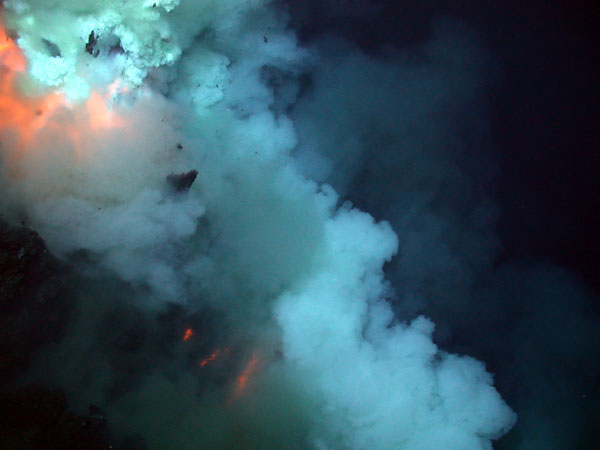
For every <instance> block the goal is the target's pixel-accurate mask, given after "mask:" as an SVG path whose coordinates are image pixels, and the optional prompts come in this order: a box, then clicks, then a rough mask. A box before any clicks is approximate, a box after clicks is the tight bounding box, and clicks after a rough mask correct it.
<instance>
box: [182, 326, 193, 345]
mask: <svg viewBox="0 0 600 450" xmlns="http://www.w3.org/2000/svg"><path fill="white" fill-rule="evenodd" d="M193 335H194V330H192V329H191V328H188V329H187V330H185V333H184V334H183V338H181V340H182V341H183V342H185V341H189V340H190V338H191V337H192V336H193Z"/></svg>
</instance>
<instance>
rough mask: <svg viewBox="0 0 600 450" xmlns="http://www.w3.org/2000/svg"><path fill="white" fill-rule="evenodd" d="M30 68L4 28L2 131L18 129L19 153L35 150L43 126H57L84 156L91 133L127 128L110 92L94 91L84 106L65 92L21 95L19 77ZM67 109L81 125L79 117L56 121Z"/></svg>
mask: <svg viewBox="0 0 600 450" xmlns="http://www.w3.org/2000/svg"><path fill="white" fill-rule="evenodd" d="M26 68H27V64H26V59H25V57H24V56H23V53H22V52H21V50H20V49H19V47H18V46H17V45H16V44H15V42H14V41H13V40H12V39H10V38H9V37H8V36H7V35H6V32H5V30H4V29H3V28H1V27H0V131H4V130H9V131H12V132H13V133H14V132H16V133H14V134H16V136H17V142H16V143H15V144H16V148H17V150H18V152H17V155H15V156H18V155H19V154H20V155H23V154H24V153H26V152H30V151H34V149H35V145H34V142H35V136H36V133H37V132H39V131H40V130H43V129H57V131H58V132H59V133H60V134H61V135H62V136H65V137H66V138H67V139H69V140H70V141H71V143H72V144H73V147H74V149H75V151H74V155H75V157H76V158H77V159H81V158H82V157H85V156H88V152H89V145H86V144H87V142H86V141H88V139H86V137H87V136H90V135H94V134H96V135H98V134H100V133H103V132H104V131H106V130H108V129H116V128H118V129H126V128H127V121H126V120H125V119H124V118H123V117H121V116H119V115H117V114H116V113H115V112H114V111H111V109H110V107H109V99H110V92H109V91H107V92H106V94H104V95H101V94H99V93H97V92H93V93H92V94H91V95H90V97H89V99H88V100H87V101H86V103H85V105H83V106H81V105H73V104H71V103H70V102H69V101H68V100H67V99H66V98H65V96H64V95H63V94H61V93H55V92H53V93H50V94H48V95H46V96H43V97H36V98H28V97H26V96H24V95H22V94H20V93H19V92H18V90H17V89H16V88H15V80H16V77H17V76H18V75H21V74H23V73H24V72H25V70H26ZM114 84H115V86H116V85H117V84H118V83H117V82H115V83H114ZM63 108H66V109H67V110H70V111H73V112H74V114H73V117H76V118H77V119H76V120H77V122H78V123H77V124H75V119H74V120H71V121H66V122H65V121H64V120H53V116H55V115H56V114H55V113H57V112H58V111H60V110H61V109H63ZM59 122H60V123H59Z"/></svg>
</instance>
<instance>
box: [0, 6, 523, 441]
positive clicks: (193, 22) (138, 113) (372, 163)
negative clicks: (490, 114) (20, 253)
mask: <svg viewBox="0 0 600 450" xmlns="http://www.w3.org/2000/svg"><path fill="white" fill-rule="evenodd" d="M333 3H334V2H330V4H333ZM120 5H121V2H95V1H89V2H84V3H81V2H80V3H78V4H77V5H76V6H72V5H71V4H70V3H68V2H60V1H57V2H54V3H53V4H52V5H49V4H47V2H36V1H12V2H11V1H7V2H4V8H5V19H6V22H7V25H8V26H10V27H11V28H12V29H14V30H16V32H17V33H18V35H19V38H18V39H17V41H16V42H17V43H18V44H19V46H20V47H21V48H22V49H23V51H24V53H25V56H26V57H27V58H28V62H29V68H28V74H27V75H26V76H24V77H23V80H24V81H22V83H23V86H24V88H23V89H25V95H33V94H32V92H33V91H36V92H39V91H40V90H41V89H42V88H41V87H40V86H43V88H44V89H49V88H54V89H58V90H60V91H62V92H64V93H65V94H66V97H67V98H66V99H65V100H64V102H63V103H61V104H60V105H59V106H58V107H57V108H54V109H52V110H48V113H47V117H45V118H44V121H43V123H42V126H40V127H36V128H29V129H28V131H29V132H30V133H31V134H30V136H29V138H28V139H27V140H26V141H25V142H24V143H21V144H19V143H18V142H19V141H18V139H15V138H14V136H15V135H16V136H18V135H19V132H22V130H21V129H20V128H19V127H15V126H12V127H11V125H10V124H9V125H6V126H4V127H3V129H2V141H3V146H2V148H1V151H2V157H3V162H2V166H0V169H1V170H2V173H1V178H0V183H1V184H2V187H3V191H2V192H3V195H2V205H3V209H4V211H5V214H6V216H7V217H8V218H9V219H10V220H12V221H19V220H26V221H27V223H28V224H30V225H31V226H32V227H33V228H35V229H36V230H38V231H39V232H40V233H41V235H42V237H43V238H44V239H45V240H46V242H47V243H48V245H49V247H50V250H51V251H52V252H54V253H55V254H56V255H57V256H58V257H59V258H61V260H62V261H63V262H65V263H68V264H70V265H72V266H73V268H74V272H73V274H72V275H71V279H70V280H71V283H72V292H71V294H70V297H71V301H72V302H73V303H74V304H75V305H76V308H77V310H78V311H79V314H78V315H77V316H76V317H78V319H74V320H73V321H72V323H71V324H70V328H69V332H68V334H67V337H66V338H65V339H64V340H63V341H62V342H61V343H59V344H57V345H55V346H53V347H52V348H50V349H48V350H47V353H46V354H44V357H43V358H39V359H38V360H37V361H36V362H35V363H34V364H33V367H32V369H31V371H30V372H29V373H28V374H27V375H26V377H28V379H36V378H39V377H40V374H43V377H44V378H45V380H46V381H47V382H51V383H54V384H56V385H58V386H63V387H64V388H65V390H66V391H67V394H68V396H69V397H70V398H71V399H73V400H72V401H74V402H75V405H76V406H77V407H80V408H84V407H85V406H86V405H87V403H95V404H96V403H100V404H101V407H102V408H104V409H105V410H106V412H107V415H108V417H109V418H110V420H111V421H112V425H113V426H114V427H115V429H116V430H118V432H119V433H121V434H122V435H127V434H131V433H137V434H140V435H142V436H143V438H144V440H145V442H146V443H147V445H148V447H149V448H156V449H161V448H182V449H184V448H198V447H199V446H204V447H211V448H231V447H236V446H237V447H238V448H239V447H242V448H349V449H361V448H370V449H377V448H381V449H387V448H405V449H417V448H442V447H445V448H468V449H489V448H491V441H492V440H494V439H498V438H500V437H501V436H502V435H503V434H505V433H506V432H507V431H508V430H509V429H510V428H511V427H512V425H513V424H514V422H515V419H516V417H515V414H514V413H513V412H512V411H511V409H510V408H509V407H508V406H507V405H506V404H505V403H504V401H503V400H502V399H501V397H500V395H499V394H498V392H497V391H496V390H495V388H494V387H493V378H492V375H490V374H489V373H488V372H487V371H486V369H485V366H484V365H483V363H481V362H478V361H476V360H475V359H473V358H471V357H468V356H459V355H455V354H450V353H446V352H445V351H444V350H443V347H442V349H440V348H438V347H437V345H436V344H435V343H434V342H433V341H432V335H433V332H434V324H433V322H432V321H431V320H429V319H427V318H425V317H422V316H417V313H421V312H425V313H427V314H430V310H428V309H427V306H428V305H432V304H434V305H435V301H436V300H435V299H436V298H441V299H444V300H446V299H450V301H451V302H454V304H458V302H459V301H460V300H457V299H461V298H462V294H464V293H465V292H469V290H470V289H472V287H473V285H475V284H476V281H475V280H478V279H479V277H481V274H482V273H484V274H485V273H487V272H488V271H489V270H490V269H489V267H490V266H491V265H492V261H493V259H494V256H495V251H496V248H497V240H496V238H495V237H494V235H493V232H492V231H491V230H490V228H491V225H490V224H491V223H493V221H494V217H495V214H496V212H495V207H494V205H493V203H492V202H491V201H490V200H489V199H488V196H487V194H486V193H485V190H484V189H483V187H482V185H483V184H485V182H486V181H487V180H488V179H489V176H490V174H492V173H493V172H494V170H495V169H494V165H493V164H492V163H491V162H489V159H488V157H487V156H486V154H485V151H483V152H482V151H481V148H482V145H483V146H484V145H485V139H484V138H483V137H482V136H484V135H485V127H486V125H485V121H484V120H483V119H482V118H481V117H480V116H478V115H475V114H473V113H472V108H473V107H476V108H478V111H482V114H483V112H484V111H485V105H483V104H480V101H481V95H482V93H483V92H484V91H485V89H486V86H487V83H488V82H489V79H490V78H493V76H491V75H490V70H491V71H492V72H493V70H494V63H493V62H491V61H490V58H489V57H488V56H487V55H486V53H485V52H484V51H483V50H482V49H481V48H480V47H479V45H478V44H477V41H476V39H475V38H474V37H473V36H471V35H470V33H469V32H468V31H465V30H464V29H463V28H461V27H460V26H457V25H455V24H452V23H448V22H440V23H439V24H438V25H437V26H436V27H435V29H434V31H433V33H432V36H433V37H432V38H431V40H430V41H428V42H427V43H426V44H423V45H421V46H417V47H416V48H411V49H404V50H398V49H387V50H386V51H385V52H383V53H382V54H380V55H379V56H367V55H365V54H364V53H362V52H361V51H359V50H357V49H356V48H355V47H354V46H353V45H352V44H350V43H348V42H345V41H344V40H342V39H339V38H335V37H333V36H330V37H327V38H325V39H322V40H321V41H320V42H319V43H318V45H313V46H309V47H308V48H302V47H300V46H299V45H298V43H297V40H296V38H295V36H294V34H293V33H292V32H291V31H290V30H289V29H288V28H287V23H288V22H287V21H288V18H287V15H286V13H285V11H281V10H280V9H278V8H275V7H273V5H271V4H269V3H268V2H263V1H254V2H248V1H236V0H229V1H214V2H207V1H202V2H200V1H198V2H194V1H184V0H182V1H169V2H145V1H137V2H129V3H128V7H127V8H125V9H121V7H120ZM39 23H43V24H44V25H43V26H36V25H35V24H39ZM92 32H94V35H95V36H97V39H98V41H97V42H98V50H99V51H98V53H97V55H95V52H92V53H91V54H90V53H89V51H88V50H89V49H88V48H86V47H88V46H89V45H88V44H89V36H90V34H91V33H92ZM103 39H104V40H103ZM44 40H46V41H48V42H51V43H52V44H53V45H54V46H56V48H58V49H59V50H60V55H58V54H57V52H56V51H55V52H50V53H48V51H47V50H48V46H47V45H46V46H45V47H44V44H43V42H45V41H44ZM117 41H118V42H119V44H118V45H119V47H120V50H119V51H111V50H110V49H111V48H114V47H115V45H116V42H117ZM53 48H54V47H53ZM115 77H119V78H118V80H119V83H117V89H116V91H115V90H111V86H112V87H113V88H114V85H113V81H114V80H115ZM32 86H33V87H35V89H34V88H33V87H32ZM90 92H91V94H90ZM97 93H99V94H98V95H100V96H101V98H102V99H104V103H102V105H107V106H106V108H101V109H98V108H97V107H94V104H93V103H90V99H93V98H95V97H94V95H95V94H97ZM99 115H102V117H105V118H106V120H104V121H102V122H101V123H99V124H97V125H94V119H96V118H98V117H99ZM66 129H68V130H73V131H72V132H71V133H65V132H64V130H66ZM466 129H468V131H469V139H468V140H467V139H466V138H464V137H463V134H464V133H466V131H465V130H466ZM474 136H475V138H474ZM11 139H12V140H11ZM11 142H13V144H11ZM482 167H483V168H484V169H485V170H484V173H482V172H481V169H482ZM190 170H197V171H198V175H197V178H196V180H195V181H194V183H193V184H192V185H191V187H190V189H189V190H188V191H184V192H172V191H173V189H169V186H168V184H167V182H166V177H167V176H168V175H169V174H172V173H187V172H189V171H190ZM345 200H350V201H352V202H353V203H355V204H356V205H359V206H360V208H361V209H364V210H365V211H366V212H361V211H360V210H358V209H356V208H354V207H353V206H352V205H351V204H350V203H349V202H345ZM369 213H371V214H373V215H374V216H375V217H376V218H377V220H381V221H376V220H375V219H373V217H372V216H371V215H369ZM385 220H390V221H391V223H392V224H391V225H390V223H389V222H386V221H385ZM396 254H397V256H395V255H396ZM386 263H387V264H389V265H388V266H387V269H388V270H387V274H388V275H389V276H390V278H391V280H392V282H391V283H390V282H389V281H386V272H384V264H386ZM448 292H450V294H448ZM469 298H471V297H469ZM440 304H443V301H442V300H440ZM440 308H443V307H440ZM439 310H440V309H436V308H435V306H434V308H433V311H439ZM442 310H443V309H442ZM448 310H451V311H460V312H461V313H464V310H461V309H460V308H458V309H456V308H450V307H448ZM457 315H459V314H458V313H457ZM453 317H454V316H453ZM408 319H410V320H408ZM456 320H457V322H459V323H460V320H461V319H460V318H457V319H456ZM462 320H466V319H462ZM446 326H447V327H449V325H447V324H446ZM188 327H190V328H193V329H194V330H196V336H195V337H194V336H192V338H191V339H190V341H189V342H187V341H185V342H182V340H181V336H182V335H183V332H184V331H185V330H186V329H187V328H188ZM447 327H446V328H443V329H442V331H443V333H442V336H444V335H447V334H449V333H450V331H448V329H447ZM217 350H219V353H218V354H219V355H222V357H219V358H217V356H215V357H214V358H213V359H214V361H211V363H210V364H208V365H207V366H206V367H207V368H206V370H205V369H204V366H201V365H200V364H199V363H200V361H203V360H205V359H206V358H209V357H210V355H213V354H215V355H216V354H217ZM207 361H208V360H207ZM252 361H254V362H252ZM213 362H214V364H213ZM244 376H245V378H243V377H244ZM240 377H242V378H241V379H242V380H244V379H245V380H247V386H246V385H245V384H244V383H246V382H244V383H241V382H240ZM240 383H241V384H240ZM240 386H241V387H240ZM74 399H76V400H74Z"/></svg>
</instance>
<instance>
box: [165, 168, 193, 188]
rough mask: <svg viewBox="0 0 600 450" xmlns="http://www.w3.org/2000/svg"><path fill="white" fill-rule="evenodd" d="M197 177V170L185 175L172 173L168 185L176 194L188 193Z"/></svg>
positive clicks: (168, 177)
mask: <svg viewBox="0 0 600 450" xmlns="http://www.w3.org/2000/svg"><path fill="white" fill-rule="evenodd" d="M197 176H198V171H197V170H190V171H189V172H184V173H172V174H171V175H168V176H167V184H168V185H169V186H170V187H172V188H173V189H174V190H175V192H187V191H188V190H189V189H190V187H191V186H192V184H193V183H194V181H195V180H196V177H197Z"/></svg>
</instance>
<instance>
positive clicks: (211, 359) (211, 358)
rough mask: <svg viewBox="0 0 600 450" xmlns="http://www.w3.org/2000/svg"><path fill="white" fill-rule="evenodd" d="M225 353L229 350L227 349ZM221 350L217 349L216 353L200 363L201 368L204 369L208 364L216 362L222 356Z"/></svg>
mask: <svg viewBox="0 0 600 450" xmlns="http://www.w3.org/2000/svg"><path fill="white" fill-rule="evenodd" d="M225 351H227V349H225ZM221 353H222V351H221V349H220V348H218V349H216V350H215V351H214V352H212V353H211V354H210V355H208V356H207V357H206V358H204V359H203V360H202V361H200V363H199V364H200V367H204V366H206V365H207V364H209V363H211V362H213V361H214V360H216V359H217V358H218V357H219V356H221Z"/></svg>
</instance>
